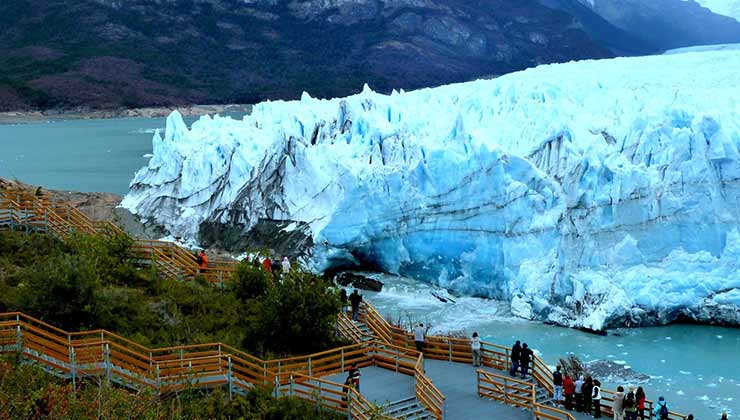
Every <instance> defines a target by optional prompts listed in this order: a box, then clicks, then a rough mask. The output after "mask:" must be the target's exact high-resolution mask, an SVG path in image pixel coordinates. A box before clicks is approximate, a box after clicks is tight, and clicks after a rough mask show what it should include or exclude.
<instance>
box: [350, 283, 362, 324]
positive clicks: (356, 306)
mask: <svg viewBox="0 0 740 420" xmlns="http://www.w3.org/2000/svg"><path fill="white" fill-rule="evenodd" d="M360 303H362V295H361V294H359V293H357V289H355V290H354V292H352V294H351V295H349V304H350V305H352V321H357V317H358V315H359V314H360Z"/></svg>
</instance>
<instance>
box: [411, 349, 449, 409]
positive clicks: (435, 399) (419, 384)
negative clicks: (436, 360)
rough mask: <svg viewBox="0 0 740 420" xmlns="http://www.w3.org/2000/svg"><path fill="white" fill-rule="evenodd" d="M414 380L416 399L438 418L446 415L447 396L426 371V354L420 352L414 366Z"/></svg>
mask: <svg viewBox="0 0 740 420" xmlns="http://www.w3.org/2000/svg"><path fill="white" fill-rule="evenodd" d="M414 380H415V382H416V399H417V400H419V402H420V403H421V404H422V405H423V406H424V407H426V409H427V410H428V411H429V412H430V413H432V415H434V417H435V418H436V419H437V420H442V419H443V417H444V403H445V396H444V394H442V392H440V390H439V389H437V387H436V386H434V384H433V383H432V381H431V380H429V378H427V376H426V374H425V373H424V355H423V354H419V357H418V358H417V361H416V365H415V366H414Z"/></svg>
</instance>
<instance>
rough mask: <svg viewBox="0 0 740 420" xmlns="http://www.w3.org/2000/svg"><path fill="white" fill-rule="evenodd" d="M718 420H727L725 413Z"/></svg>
mask: <svg viewBox="0 0 740 420" xmlns="http://www.w3.org/2000/svg"><path fill="white" fill-rule="evenodd" d="M719 420H727V413H726V412H725V413H722V417H721V418H720V419H719Z"/></svg>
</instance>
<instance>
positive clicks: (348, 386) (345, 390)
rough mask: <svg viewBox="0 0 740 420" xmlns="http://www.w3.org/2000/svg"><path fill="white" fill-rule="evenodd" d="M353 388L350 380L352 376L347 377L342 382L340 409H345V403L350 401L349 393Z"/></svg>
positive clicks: (353, 385)
mask: <svg viewBox="0 0 740 420" xmlns="http://www.w3.org/2000/svg"><path fill="white" fill-rule="evenodd" d="M354 387H355V383H354V381H353V380H352V375H351V374H350V375H347V379H345V380H344V385H342V408H347V401H349V399H350V395H349V391H350V389H352V388H354Z"/></svg>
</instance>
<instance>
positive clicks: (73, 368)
mask: <svg viewBox="0 0 740 420" xmlns="http://www.w3.org/2000/svg"><path fill="white" fill-rule="evenodd" d="M69 365H70V366H69V371H70V372H71V373H72V394H73V395H75V394H77V365H76V362H75V348H74V347H72V346H69Z"/></svg>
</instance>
